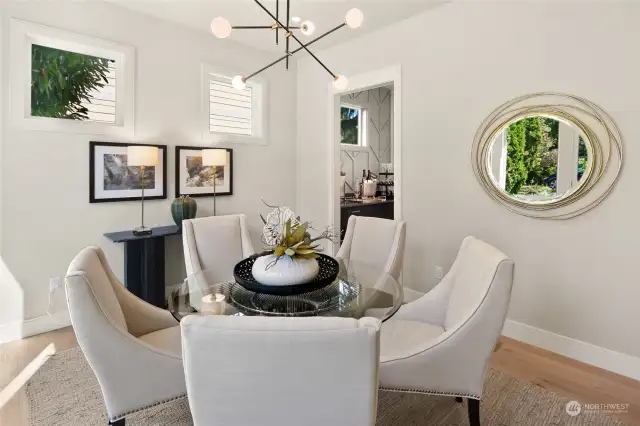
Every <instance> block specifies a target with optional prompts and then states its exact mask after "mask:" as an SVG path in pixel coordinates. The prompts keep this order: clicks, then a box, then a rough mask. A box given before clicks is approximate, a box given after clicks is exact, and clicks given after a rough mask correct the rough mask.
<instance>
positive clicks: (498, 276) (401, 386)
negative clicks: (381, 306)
mask: <svg viewBox="0 0 640 426" xmlns="http://www.w3.org/2000/svg"><path fill="white" fill-rule="evenodd" d="M513 273H514V263H513V261H512V260H511V259H509V258H508V257H507V256H506V255H505V254H504V253H502V252H501V251H500V250H498V249H496V248H495V247H493V246H491V245H489V244H487V243H485V242H483V241H481V240H479V239H477V238H474V237H467V238H465V239H464V241H463V242H462V246H461V247H460V251H459V252H458V256H457V257H456V260H455V262H454V263H453V266H452V267H451V270H450V271H449V273H448V274H447V275H446V276H445V277H444V278H443V279H442V281H441V282H440V283H439V284H438V285H437V286H436V287H435V288H434V289H433V290H431V291H430V292H429V293H427V294H426V295H424V296H423V297H422V298H420V299H418V300H416V301H414V302H411V303H408V304H406V305H404V306H402V307H401V308H400V310H399V311H398V312H397V313H396V314H395V315H394V316H393V317H392V318H391V319H390V320H388V321H387V322H385V323H384V324H383V325H382V331H381V343H380V386H381V388H383V389H389V390H397V391H409V392H420V393H427V394H434V395H450V396H455V397H456V400H457V401H458V402H460V401H462V397H466V398H467V404H468V411H469V423H470V424H471V426H479V425H480V397H481V396H482V388H483V385H484V376H485V372H486V369H487V365H488V362H489V358H490V357H491V354H492V353H493V349H494V346H495V345H496V343H497V341H498V338H499V336H500V332H501V330H502V327H503V325H504V321H505V317H506V315H507V308H508V306H509V299H510V296H511V286H512V283H513Z"/></svg>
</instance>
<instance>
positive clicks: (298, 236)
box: [260, 203, 340, 267]
mask: <svg viewBox="0 0 640 426" xmlns="http://www.w3.org/2000/svg"><path fill="white" fill-rule="evenodd" d="M265 205H267V207H271V208H273V211H272V212H271V213H269V214H268V215H267V217H266V218H265V217H264V216H262V214H260V218H261V219H262V222H263V223H264V228H263V231H262V242H263V243H264V244H265V245H266V246H267V247H266V249H267V251H266V252H265V254H273V255H274V256H275V257H276V260H275V261H274V262H272V263H273V265H274V264H275V263H276V262H277V261H278V260H279V259H280V258H282V257H283V256H289V257H291V258H292V259H294V260H298V259H315V258H317V257H318V253H320V252H322V247H321V246H320V244H318V243H319V242H321V241H323V240H328V241H330V242H332V243H336V242H339V241H340V235H339V234H337V233H336V232H335V231H334V229H333V227H331V226H329V227H326V228H324V229H323V230H321V231H320V234H319V235H317V236H315V237H312V236H311V232H309V231H311V230H314V228H313V227H312V226H311V223H310V222H302V221H301V220H300V216H296V215H295V213H294V212H293V211H292V210H291V209H290V208H289V207H279V206H270V205H268V204H267V203H265ZM273 265H269V267H271V266H273Z"/></svg>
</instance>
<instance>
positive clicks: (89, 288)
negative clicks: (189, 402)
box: [65, 247, 186, 426]
mask: <svg viewBox="0 0 640 426" xmlns="http://www.w3.org/2000/svg"><path fill="white" fill-rule="evenodd" d="M65 287H66V293H67V302H68V305H69V313H70V316H71V323H72V325H73V330H74V332H75V334H76V338H77V340H78V344H79V345H80V348H81V349H82V352H83V353H84V356H85V357H86V358H87V361H88V362H89V365H90V366H91V369H92V370H93V372H94V373H95V375H96V377H97V378H98V382H99V384H100V388H101V389H102V395H103V396H104V401H105V404H106V407H107V414H108V419H109V424H110V425H119V426H124V422H125V421H124V418H125V417H126V416H128V415H130V414H132V413H134V412H136V411H141V410H144V409H146V408H149V407H152V406H154V405H159V404H161V403H164V402H167V401H171V400H173V399H176V398H179V397H182V396H184V395H185V394H186V387H185V380H184V371H183V368H182V352H181V347H180V345H181V340H180V326H179V325H178V322H177V321H176V320H175V318H173V316H172V315H171V314H170V313H169V311H166V310H164V309H160V308H157V307H155V306H153V305H150V304H148V303H147V302H145V301H143V300H141V299H139V298H138V297H136V296H135V295H133V294H132V293H130V292H129V291H128V290H127V289H126V288H125V287H124V286H123V285H122V284H121V283H120V282H119V281H118V279H117V278H116V277H115V275H114V274H113V272H112V271H111V268H110V267H109V265H108V263H107V260H106V258H105V255H104V253H103V252H102V250H101V249H100V248H98V247H87V248H85V249H83V250H82V251H81V252H80V253H79V254H78V255H77V256H76V257H75V259H74V260H73V261H72V262H71V265H70V266H69V270H68V271H67V275H66V278H65Z"/></svg>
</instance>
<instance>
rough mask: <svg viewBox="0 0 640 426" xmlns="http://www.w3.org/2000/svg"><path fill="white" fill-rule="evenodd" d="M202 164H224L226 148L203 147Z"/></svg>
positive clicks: (225, 163) (225, 162)
mask: <svg viewBox="0 0 640 426" xmlns="http://www.w3.org/2000/svg"><path fill="white" fill-rule="evenodd" d="M202 165H203V166H226V165H227V150H226V149H203V150H202Z"/></svg>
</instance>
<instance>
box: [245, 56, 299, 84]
mask: <svg viewBox="0 0 640 426" xmlns="http://www.w3.org/2000/svg"><path fill="white" fill-rule="evenodd" d="M290 55H291V54H289V55H285V56H283V57H281V58H278V59H276V60H275V61H273V62H271V63H270V64H269V65H266V66H264V67H262V68H260V69H259V70H258V71H256V72H254V73H253V74H249V75H248V76H246V77H244V78H243V80H244V81H247V80H249V79H250V78H252V77H255V76H256V75H258V74H260V73H261V72H262V71H265V70H268V69H269V68H271V67H272V66H274V65H276V64H279V63H280V62H282V61H284V60H285V59H286V58H288V57H289V56H290Z"/></svg>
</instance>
